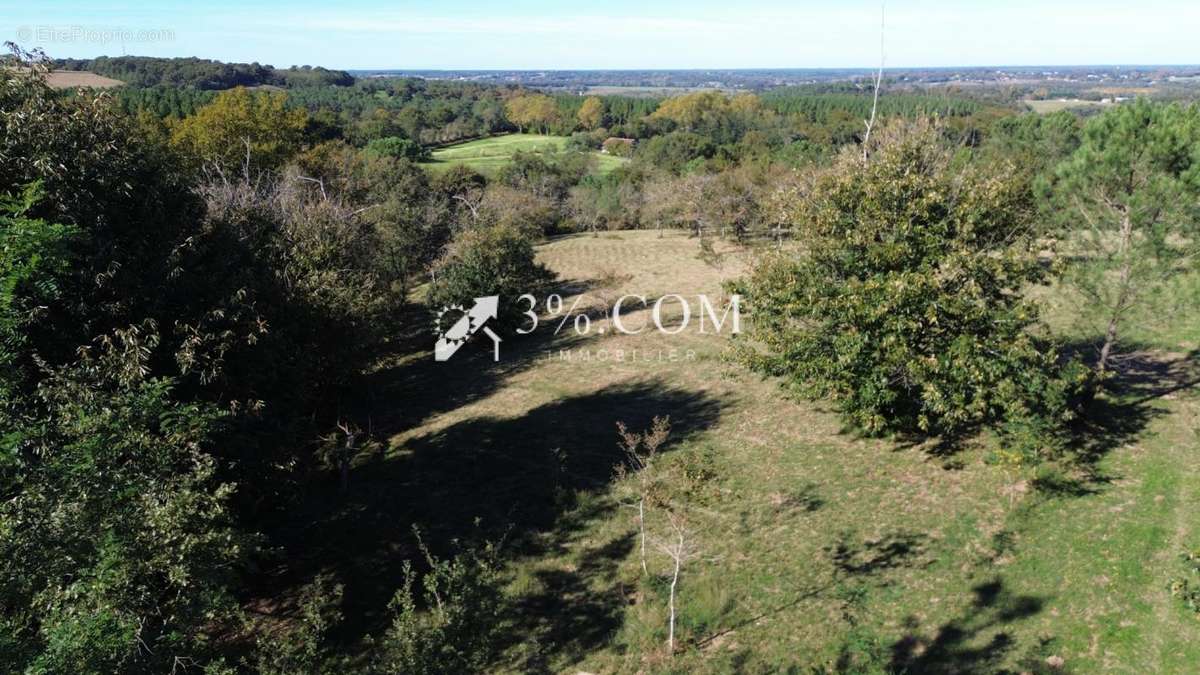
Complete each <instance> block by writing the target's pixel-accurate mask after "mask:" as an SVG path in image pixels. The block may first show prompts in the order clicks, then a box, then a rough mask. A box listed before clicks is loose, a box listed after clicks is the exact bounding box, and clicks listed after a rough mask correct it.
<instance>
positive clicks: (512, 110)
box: [504, 94, 558, 133]
mask: <svg viewBox="0 0 1200 675" xmlns="http://www.w3.org/2000/svg"><path fill="white" fill-rule="evenodd" d="M504 111H505V113H507V115H508V120H509V121H510V122H512V123H513V124H515V125H517V131H520V132H522V133H524V131H525V130H526V129H534V130H537V131H538V132H539V133H546V132H548V131H549V130H550V126H551V125H552V124H554V123H555V122H557V121H558V104H557V103H555V102H554V99H552V98H550V97H549V96H547V95H545V94H525V95H523V96H518V97H516V98H513V99H510V100H509V101H508V103H507V104H505V106H504Z"/></svg>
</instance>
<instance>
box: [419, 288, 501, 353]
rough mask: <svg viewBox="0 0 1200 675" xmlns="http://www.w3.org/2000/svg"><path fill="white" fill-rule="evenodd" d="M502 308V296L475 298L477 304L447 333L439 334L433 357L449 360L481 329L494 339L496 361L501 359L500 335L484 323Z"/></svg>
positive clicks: (494, 316)
mask: <svg viewBox="0 0 1200 675" xmlns="http://www.w3.org/2000/svg"><path fill="white" fill-rule="evenodd" d="M499 310H500V296H498V295H489V296H487V297H483V298H475V304H474V305H473V306H472V307H471V309H470V310H468V311H467V313H466V314H464V315H463V316H462V317H460V318H459V320H458V321H456V322H454V325H453V326H451V327H450V328H449V329H448V330H447V331H446V332H445V333H442V334H441V335H440V336H438V341H437V344H435V345H434V347H433V358H434V360H435V361H449V360H450V357H451V356H454V353H455V352H457V351H458V348H459V347H461V346H463V345H464V344H466V342H467V340H469V339H471V336H472V335H474V334H475V333H476V332H477V331H478V330H479V329H481V328H482V329H483V332H484V333H486V334H487V336H488V337H490V338H491V339H492V344H493V358H494V360H496V361H499V360H500V336H499V335H496V333H495V332H493V331H492V329H490V328H485V327H484V324H485V323H487V322H488V320H490V319H494V318H496V315H497V314H498V313H499Z"/></svg>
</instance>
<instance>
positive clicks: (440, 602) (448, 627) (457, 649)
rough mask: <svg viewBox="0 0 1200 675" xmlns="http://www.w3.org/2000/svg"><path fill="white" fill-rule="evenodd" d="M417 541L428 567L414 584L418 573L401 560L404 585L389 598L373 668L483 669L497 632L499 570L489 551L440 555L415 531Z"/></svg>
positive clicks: (381, 670)
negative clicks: (386, 620)
mask: <svg viewBox="0 0 1200 675" xmlns="http://www.w3.org/2000/svg"><path fill="white" fill-rule="evenodd" d="M418 541H419V542H420V549H421V553H422V554H423V556H424V558H425V562H426V563H427V564H428V565H429V571H428V572H427V573H426V574H425V575H424V577H422V579H421V583H420V588H416V585H417V584H416V578H417V575H416V573H415V572H414V571H413V568H412V565H411V564H410V563H408V562H407V561H406V562H405V563H404V585H403V586H401V588H400V590H398V591H397V592H396V595H395V597H394V598H393V599H392V603H391V609H392V611H393V612H394V614H395V616H394V618H393V619H392V625H391V626H390V627H389V628H388V630H387V632H386V633H385V634H384V636H383V639H382V640H381V641H380V646H379V651H378V653H377V656H376V662H375V667H376V671H377V672H379V673H408V674H412V675H420V674H424V673H430V674H440V673H482V672H487V665H488V664H489V663H490V661H491V659H492V658H493V656H494V654H495V652H496V650H497V638H498V636H499V634H500V631H499V623H500V609H501V607H500V602H499V592H500V591H499V588H498V587H497V586H498V584H497V582H498V578H499V572H498V568H497V564H496V560H495V557H494V553H493V551H492V550H491V549H490V548H487V549H484V550H482V551H465V552H460V553H459V554H457V555H455V556H454V557H453V558H449V559H444V560H443V559H438V558H436V557H434V556H433V555H432V554H431V553H430V552H429V549H428V548H427V547H426V546H425V544H424V542H421V541H420V537H419V533H418ZM422 607H424V608H425V609H424V610H422Z"/></svg>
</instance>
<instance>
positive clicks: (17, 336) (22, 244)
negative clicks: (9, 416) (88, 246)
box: [0, 183, 78, 419]
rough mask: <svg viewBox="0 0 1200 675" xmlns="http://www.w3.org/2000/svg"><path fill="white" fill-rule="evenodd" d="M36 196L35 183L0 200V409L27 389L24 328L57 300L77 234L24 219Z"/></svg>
mask: <svg viewBox="0 0 1200 675" xmlns="http://www.w3.org/2000/svg"><path fill="white" fill-rule="evenodd" d="M38 199H40V187H39V184H38V183H33V184H31V185H29V186H27V187H26V188H25V191H24V193H23V194H22V195H21V196H20V197H18V198H14V197H12V196H4V197H3V198H0V409H2V408H7V407H9V406H13V405H15V402H16V400H17V398H18V397H19V396H21V395H22V394H25V393H29V390H30V383H31V382H32V381H33V371H34V369H35V364H34V362H33V359H32V354H31V353H30V351H29V341H30V332H31V331H34V330H35V327H34V324H37V323H39V322H41V321H44V320H45V308H46V307H48V306H50V305H52V304H53V303H55V302H56V301H57V300H59V299H60V297H61V293H62V282H63V279H64V278H65V277H66V276H67V274H68V273H69V272H70V268H71V264H70V263H71V259H70V246H71V243H72V240H73V239H75V238H76V237H77V236H78V231H77V230H76V229H75V228H72V227H68V226H65V225H58V224H52V223H47V222H45V221H43V220H37V219H30V218H27V217H25V213H26V212H28V211H29V209H30V208H32V207H33V205H34V204H35V203H37V201H38ZM3 418H4V412H2V411H0V419H3Z"/></svg>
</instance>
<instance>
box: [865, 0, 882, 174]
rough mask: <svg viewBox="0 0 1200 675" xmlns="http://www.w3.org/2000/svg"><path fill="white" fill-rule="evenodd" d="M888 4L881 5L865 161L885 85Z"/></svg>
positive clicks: (867, 123)
mask: <svg viewBox="0 0 1200 675" xmlns="http://www.w3.org/2000/svg"><path fill="white" fill-rule="evenodd" d="M885 10H886V5H884V4H882V3H881V4H880V5H879V72H878V73H876V74H875V97H874V100H872V101H871V119H869V120H867V121H866V122H864V123H865V124H866V125H867V133H866V134H864V135H863V144H862V145H863V161H864V162H865V161H867V157H868V153H869V151H868V150H867V147H868V143H869V142H870V141H871V130H872V129H874V128H875V115H876V113H877V112H878V110H879V89H880V88H881V87H882V86H883V63H884V52H883V36H884V32H883V29H884V18H885Z"/></svg>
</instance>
